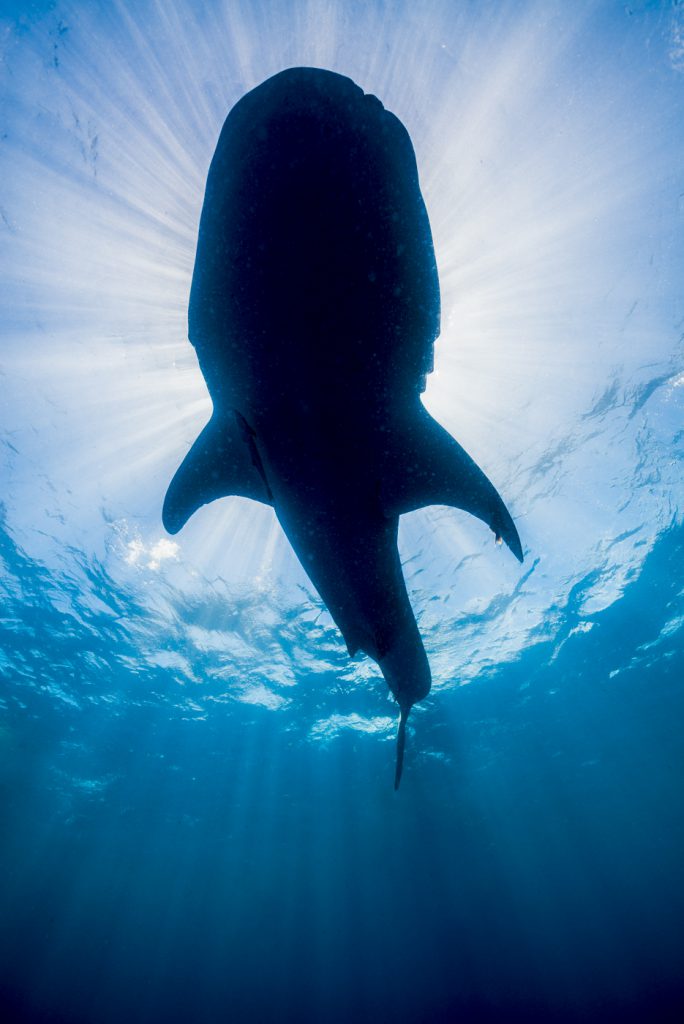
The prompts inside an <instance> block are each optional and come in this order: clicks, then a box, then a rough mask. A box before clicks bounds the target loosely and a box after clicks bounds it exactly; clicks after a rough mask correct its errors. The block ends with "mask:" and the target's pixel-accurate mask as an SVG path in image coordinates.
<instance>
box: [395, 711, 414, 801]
mask: <svg viewBox="0 0 684 1024" xmlns="http://www.w3.org/2000/svg"><path fill="white" fill-rule="evenodd" d="M410 710H411V708H410V706H407V705H403V706H402V709H401V716H400V718H399V728H398V729H397V766H396V768H395V770H394V789H395V791H396V790H397V789H399V783H400V782H401V773H402V769H403V767H404V749H405V747H406V721H407V719H408V716H409V711H410Z"/></svg>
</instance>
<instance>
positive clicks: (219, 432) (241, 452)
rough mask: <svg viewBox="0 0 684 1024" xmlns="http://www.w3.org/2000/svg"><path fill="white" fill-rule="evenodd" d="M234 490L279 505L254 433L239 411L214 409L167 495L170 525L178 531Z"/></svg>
mask: <svg viewBox="0 0 684 1024" xmlns="http://www.w3.org/2000/svg"><path fill="white" fill-rule="evenodd" d="M229 494H235V495H240V496H242V497H244V498H253V499H254V500H255V501H261V502H263V503H264V504H265V505H270V504H272V503H273V496H272V495H271V491H270V488H269V486H268V482H267V480H266V476H265V474H264V470H263V466H262V465H261V460H260V458H259V454H258V452H257V448H256V444H255V442H254V433H253V431H252V430H251V428H250V427H249V425H248V424H247V423H246V421H245V420H244V419H243V418H242V416H240V414H239V413H238V412H235V411H234V410H228V411H227V412H226V413H225V414H222V415H217V414H216V413H214V415H213V416H212V418H211V419H210V420H209V422H208V423H207V425H206V427H205V428H204V430H203V431H202V433H201V434H200V435H199V437H198V438H197V440H196V441H195V443H194V444H193V446H192V448H191V449H190V451H189V452H188V454H187V455H186V456H185V458H184V459H183V461H182V463H181V464H180V466H179V468H178V470H177V471H176V474H175V476H174V477H173V480H172V481H171V483H170V484H169V489H168V491H167V492H166V497H165V499H164V507H163V510H162V522H163V524H164V528H165V529H166V530H167V531H168V532H169V533H178V531H179V530H180V529H181V528H182V527H183V526H185V524H186V523H187V521H188V519H189V518H190V516H191V515H192V514H193V512H196V511H197V509H198V508H200V506H202V505H206V504H208V502H210V501H214V500H215V499H216V498H224V497H226V496H227V495H229Z"/></svg>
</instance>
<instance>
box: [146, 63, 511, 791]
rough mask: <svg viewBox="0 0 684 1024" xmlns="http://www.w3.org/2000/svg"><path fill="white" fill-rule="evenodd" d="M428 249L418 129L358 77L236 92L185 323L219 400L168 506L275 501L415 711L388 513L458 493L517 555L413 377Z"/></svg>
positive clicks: (417, 649) (297, 72) (394, 524)
mask: <svg viewBox="0 0 684 1024" xmlns="http://www.w3.org/2000/svg"><path fill="white" fill-rule="evenodd" d="M439 317H440V300H439V282H438V278H437V268H436V264H435V256H434V250H433V244H432V236H431V232H430V225H429V222H428V217H427V212H426V209H425V205H424V203H423V199H422V196H421V192H420V186H419V182H418V171H417V167H416V159H415V155H414V152H413V147H412V145H411V141H410V139H409V136H408V133H407V131H406V129H405V128H404V126H403V125H402V124H401V122H400V121H399V120H398V119H397V118H396V117H395V116H394V115H393V114H391V113H389V112H388V111H387V110H385V108H384V107H383V105H382V104H381V102H380V101H379V100H378V99H377V98H376V97H375V96H371V95H365V94H364V93H363V91H362V90H361V89H360V88H359V87H358V86H357V85H355V84H354V82H352V81H351V79H349V78H345V77H343V76H341V75H338V74H335V73H333V72H330V71H323V70H319V69H314V68H291V69H289V70H287V71H282V72H281V73H280V74H277V75H275V76H274V77H272V78H269V79H268V80H267V81H266V82H264V83H262V84H261V85H259V86H258V87H257V88H255V89H253V90H252V91H251V92H249V93H247V95H245V96H244V97H243V98H242V99H241V100H240V101H239V102H238V103H237V104H236V105H235V107H233V109H232V110H231V111H230V113H229V115H228V117H227V119H226V121H225V124H224V126H223V130H222V131H221V136H220V138H219V141H218V145H217V147H216V152H215V154H214V158H213V160H212V163H211V167H210V170H209V176H208V180H207V188H206V194H205V198H204V206H203V209H202V216H201V221H200V229H199V240H198V244H197V257H196V261H195V269H194V275H193V280H192V289H191V294H190V307H189V337H190V341H191V342H192V344H193V345H194V346H195V349H196V351H197V356H198V359H199V364H200V368H201V370H202V373H203V374H204V377H205V380H206V382H207V386H208V388H209V392H210V394H211V398H212V401H213V414H212V417H211V419H210V421H209V423H208V424H207V425H206V426H205V428H204V430H203V431H202V432H201V434H200V435H199V437H198V438H197V440H196V441H195V443H194V445H193V446H192V448H191V449H190V451H189V453H188V455H187V456H186V458H185V459H184V461H183V462H182V464H181V466H180V468H179V469H178V471H177V473H176V474H175V476H174V478H173V480H172V482H171V485H170V486H169V489H168V493H167V495H166V499H165V502H164V509H163V521H164V526H165V528H166V529H167V530H168V531H169V532H170V533H176V532H177V531H178V530H180V529H181V527H182V526H183V525H184V524H185V523H186V522H187V520H188V518H189V517H190V516H191V515H192V514H193V512H195V511H196V510H197V509H198V508H199V507H200V506H201V505H204V504H206V503H207V502H210V501H214V500H215V499H216V498H221V497H223V496H225V495H242V496H244V497H247V498H253V499H254V500H255V501H261V502H264V503H265V504H268V505H272V506H273V508H274V509H275V512H276V515H277V517H278V520H279V521H280V524H281V526H282V528H283V530H284V531H285V533H286V535H287V537H288V539H289V541H290V543H291V545H292V547H293V548H294V551H295V553H296V554H297V556H298V558H299V560H300V562H301V563H302V565H303V567H304V569H305V570H306V572H307V573H308V575H309V577H310V579H311V581H312V582H313V584H314V586H315V587H316V589H317V590H318V592H319V594H320V595H321V597H322V599H323V601H324V602H325V604H326V605H327V607H328V609H329V611H330V613H331V615H332V617H333V619H334V620H335V622H336V624H337V626H338V627H339V629H340V631H341V633H342V635H343V637H344V640H345V642H346V645H347V648H348V650H349V653H350V655H354V654H355V653H356V652H357V651H363V652H365V653H366V654H367V655H369V656H370V657H371V658H373V659H374V660H375V661H376V662H377V663H378V665H379V667H380V669H381V671H382V673H383V676H384V678H385V680H386V682H387V684H388V686H389V688H390V690H391V692H392V693H393V695H394V697H395V698H396V700H397V703H398V705H399V709H400V721H399V731H398V736H397V762H396V774H395V788H396V787H398V785H399V781H400V778H401V772H402V763H403V754H404V744H405V730H406V719H407V716H408V714H409V711H410V709H411V707H412V705H413V704H415V703H416V702H417V701H419V700H421V699H422V698H424V697H425V696H426V695H427V693H428V692H429V690H430V683H431V677H430V668H429V665H428V660H427V657H426V654H425V650H424V648H423V644H422V641H421V638H420V634H419V632H418V627H417V625H416V620H415V617H414V615H413V611H412V609H411V605H410V602H409V599H408V595H407V592H406V584H405V582H404V577H403V573H402V569H401V564H400V561H399V554H398V550H397V530H398V523H399V516H400V515H401V514H402V513H404V512H409V511H411V510H413V509H417V508H421V507H423V506H425V505H452V506H455V507H457V508H461V509H465V510H466V511H467V512H470V513H471V514H472V515H474V516H477V517H478V518H479V519H481V520H483V521H484V522H485V523H486V524H487V525H488V526H489V527H490V528H491V529H492V531H493V532H494V534H495V536H496V538H497V540H501V539H503V540H504V541H506V543H507V544H508V546H509V547H510V549H511V550H512V551H513V553H514V554H515V555H516V557H517V558H518V559H520V560H521V561H522V557H523V556H522V548H521V545H520V539H519V537H518V533H517V530H516V528H515V526H514V524H513V521H512V519H511V516H510V514H509V513H508V510H507V509H506V506H505V505H504V503H503V501H502V500H501V498H500V497H499V494H498V493H497V491H496V490H495V488H494V487H493V486H492V484H491V483H490V481H489V480H488V479H487V477H486V476H485V474H484V473H483V472H482V470H481V469H479V467H478V466H477V465H476V464H475V462H473V460H472V459H471V458H470V456H469V455H467V454H466V452H465V451H464V450H463V448H461V446H460V445H459V444H458V443H457V442H456V441H455V440H454V439H453V438H452V437H451V436H450V435H449V434H448V433H447V432H446V431H445V430H444V429H443V428H442V427H441V426H439V424H438V423H436V422H435V420H433V419H432V418H431V417H430V416H429V415H428V413H427V412H426V410H425V408H424V407H423V405H422V403H421V400H420V394H421V392H422V391H424V389H425V380H426V375H427V374H428V373H430V371H431V370H432V368H433V345H434V341H435V338H436V337H437V335H438V334H439Z"/></svg>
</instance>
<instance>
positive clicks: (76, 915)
mask: <svg viewBox="0 0 684 1024" xmlns="http://www.w3.org/2000/svg"><path fill="white" fill-rule="evenodd" d="M0 16H1V21H0V30H1V35H0V47H1V51H0V52H1V55H2V60H1V61H0V80H1V83H2V89H1V92H0V115H1V122H0V253H1V260H2V264H1V265H2V274H1V275H0V303H1V306H2V317H1V320H0V323H1V324H2V327H1V331H2V334H1V340H0V344H1V348H0V460H1V461H0V474H1V480H2V486H1V488H0V680H1V689H0V1011H1V1012H0V1020H2V1021H3V1022H4V1021H7V1022H12V1024H13V1022H17V1024H18V1022H22V1024H24V1022H34V1021H35V1022H51V1024H114V1022H117V1024H118V1022H121V1021H127V1022H132V1024H158V1022H159V1024H166V1022H170V1024H175V1022H177V1021H178V1022H192V1024H195V1022H196V1024H214V1022H216V1024H219V1022H224V1021H225V1022H228V1021H230V1022H237V1024H241V1022H248V1024H251V1022H257V1024H258V1022H265V1024H266V1022H271V1021H273V1022H275V1021H278V1022H290V1021H293V1022H303V1024H308V1022H321V1024H327V1022H331V1024H337V1022H342V1021H360V1022H366V1021H367V1022H384V1021H388V1022H389V1021H391V1022H393V1024H413V1022H421V1024H431V1022H442V1021H445V1022H451V1021H454V1022H456V1021H458V1022H463V1024H469V1022H475V1024H477V1022H481V1021H482V1022H494V1021H496V1022H509V1021H512V1022H515V1021H540V1022H545V1021H550V1022H554V1021H563V1022H566V1021H567V1022H571V1021H591V1022H593V1021H602V1022H603V1021H612V1020H616V1021H621V1022H629V1024H631V1022H634V1024H637V1022H639V1024H640V1022H644V1024H650V1022H656V1024H658V1022H672V1024H674V1022H679V1021H680V1020H683V1019H684V936H683V929H682V919H683V912H684V886H683V883H684V868H683V866H682V865H683V864H684V841H683V840H684V813H683V806H682V793H683V791H684V764H683V760H684V759H683V756H682V752H683V744H682V736H681V734H682V725H683V723H684V519H683V516H682V507H683V498H684V481H683V466H684V351H683V338H684V117H683V116H682V115H683V112H684V6H683V5H682V4H680V3H678V2H671V3H666V2H662V3H658V2H647V0H634V2H633V3H613V2H612V0H603V2H597V3H591V2H580V3H565V4H561V3H555V2H552V0H549V2H543V3H529V2H526V0H524V2H521V3H508V2H506V0H500V2H488V0H482V2H477V3H476V2H474V0H473V2H466V0H450V2H446V0H445V2H443V3H437V2H432V0H427V2H425V3H421V4H409V3H404V2H401V0H397V2H394V3H389V2H388V3H381V2H374V0H369V2H368V3H356V2H352V0H328V2H324V0H311V2H309V3H305V2H293V3H276V2H273V3H266V2H264V0H255V2H252V3H247V2H234V3H233V2H229V0H222V2H219V0H216V2H207V3H204V4H193V3H191V2H189V0H169V2H167V3H159V2H157V3H156V2H152V0H140V2H137V3H133V2H132V0H120V2H109V3H104V2H102V3H100V2H98V0H93V2H89V3H85V2H81V3H76V2H74V3H68V2H65V3H62V2H60V0H55V2H50V3H47V2H45V3H43V2H40V0H36V2H33V3H29V2H26V3H11V2H10V3H4V4H3V5H2V7H1V8H0ZM301 64H307V65H314V66H320V67H328V68H331V69H332V70H335V71H339V72H341V73H344V74H347V75H349V76H350V77H352V78H353V79H354V80H355V81H357V82H358V83H359V84H361V85H362V86H363V87H364V89H365V90H366V91H368V92H374V93H375V94H376V95H377V96H379V97H380V98H381V99H382V101H383V102H384V103H385V105H386V106H387V107H388V108H389V109H390V110H393V111H394V112H395V113H396V114H398V116H399V117H400V118H401V119H402V121H403V122H404V123H405V124H406V126H407V128H408V130H409V132H410V134H411V137H412V140H413V142H414V145H415V148H416V154H417V158H418V166H419V171H420V175H421V185H422V189H423V193H424V196H425V199H426V204H427V208H428V212H429V215H430V219H431V224H432V229H433V234H434V238H435V247H436V252H437V260H438V265H439V270H440V279H441V287H442V301H443V327H442V336H441V338H440V340H439V341H438V343H437V346H436V370H435V373H434V374H433V375H432V377H431V378H430V381H429V385H428V391H427V393H426V396H425V402H426V405H427V406H428V408H429V409H430V411H431V412H432V414H433V415H434V416H435V417H436V418H437V419H438V420H440V422H442V423H443V424H444V425H445V426H446V427H447V429H448V430H449V431H450V432H451V433H452V434H453V435H454V436H455V437H456V438H457V439H458V440H459V441H460V442H461V443H462V444H463V445H464V446H465V447H466V449H467V450H469V451H470V452H472V454H473V456H474V457H475V458H476V459H477V461H478V462H479V464H480V465H481V466H482V467H483V469H485V471H486V472H487V474H488V475H489V476H490V478H491V479H492V480H493V481H494V482H495V483H496V485H497V487H498V489H499V490H500V492H501V494H502V495H503V497H504V499H505V500H506V503H507V505H508V507H509V508H510V509H511V512H512V514H513V516H514V518H515V520H516V523H517V526H518V529H519V531H520V535H521V538H522V541H523V547H524V550H525V561H524V563H523V565H522V566H520V565H518V563H517V562H516V561H515V559H514V558H513V557H512V556H511V555H510V553H508V552H506V551H505V550H502V549H500V548H497V547H496V546H495V545H494V544H493V543H492V542H491V537H490V534H489V531H487V530H486V529H485V528H484V527H482V526H481V524H478V523H477V522H475V521H474V520H469V519H468V517H466V516H465V515H464V514H462V513H459V512H457V511H455V510H453V509H446V508H431V509H425V510H422V511H420V512H416V513H413V514H411V515H410V516H406V517H404V518H403V519H402V522H401V527H400V550H401V553H402V558H403V561H404V570H405V573H406V577H407V581H408V585H409V590H410V594H411V599H412V602H413V605H414V608H415V610H416V614H417V618H418V621H419V625H420V628H421V632H422V634H423V636H424V638H425V645H426V649H427V652H428V656H429V658H430V662H431V665H432V668H433V675H434V684H433V690H432V693H431V695H430V697H429V698H428V699H427V700H426V701H424V702H423V703H422V704H421V705H419V706H417V707H416V708H415V709H414V712H413V714H412V718H411V721H410V727H409V737H408V744H407V756H406V764H405V771H404V778H403V781H402V785H401V788H400V790H399V792H398V793H395V792H394V790H393V787H392V781H393V771H394V737H395V732H396V724H397V714H396V707H395V705H394V704H393V702H392V701H391V700H390V698H389V696H388V695H387V692H386V687H385V685H384V683H383V681H382V679H381V677H380V673H379V671H378V670H377V668H376V666H375V665H374V664H373V663H372V662H370V661H369V660H368V659H356V660H350V659H349V658H348V657H347V654H346V650H345V648H344V645H343V643H342V640H341V638H340V636H339V634H338V632H337V630H336V629H335V627H334V624H333V623H332V620H331V619H330V616H329V615H328V613H327V612H326V610H325V608H324V606H323V605H322V603H321V601H320V599H319V598H318V596H317V595H316V593H315V592H314V590H313V588H312V587H311V584H310V583H309V582H308V580H307V578H306V577H305V575H304V573H303V571H302V570H301V567H300V566H299V564H298V562H297V561H296V559H295V557H294V555H293V554H292V552H291V551H290V549H289V547H288V545H287V543H286V541H285V539H284V537H283V536H282V534H281V532H280V530H279V527H278V526H277V523H276V521H275V518H274V516H273V513H272V512H271V510H270V509H266V508H264V507H262V506H258V505H256V504H252V503H250V502H248V501H247V500H244V499H225V500H223V501H220V502H217V503H215V504H214V505H212V506H209V507H207V508H205V509H203V510H201V511H200V512H199V513H198V514H197V515H196V516H195V517H194V518H193V520H192V521H191V522H190V524H189V525H188V526H187V527H186V528H185V529H184V530H183V532H182V533H181V534H179V535H178V536H177V537H175V538H173V539H171V538H170V537H167V536H166V535H165V534H164V531H163V529H162V526H161V521H160V510H161V503H162V500H163V495H164V493H165V490H166V487H167V485H168V482H169V480H170V478H171V475H172V474H173V472H174V470H175V468H176V466H177V465H178V462H179V461H180V458H181V457H182V455H183V454H184V452H185V451H186V450H187V447H188V445H189V444H190V443H191V442H192V440H193V439H194V437H195V436H196V435H197V432H198V429H199V428H200V427H201V426H202V424H203V423H204V422H205V421H206V419H207V417H208V413H209V408H210V406H209V400H208V396H207V392H206V388H205V386H204V382H203V380H202V377H201V374H200V373H199V369H198V367H197V364H196V360H195V357H194V352H193V350H192V347H191V346H190V345H189V343H188V341H187V335H186V321H185V317H186V311H187V300H188V292H189V283H190V277H191V274H192V265H193V259H194V246H195V242H196V236H197V224H198V218H199V211H200V207H201V202H202V196H203V189H204V182H205V179H206V172H207V168H208V165H209V161H210V159H211V155H212V152H213V149H214V146H215V143H216V138H217V136H218V131H219V129H220V126H221V124H222V122H223V119H224V118H225V115H226V113H227V111H228V110H229V109H230V107H231V106H232V105H233V104H234V103H235V102H236V101H237V99H238V98H239V97H240V96H241V95H242V94H244V92H246V91H247V90H248V89H250V88H252V87H254V86H255V85H257V84H258V83H259V82H260V81H262V80H263V79H265V78H266V77H268V76H269V75H271V74H274V73H275V72H277V71H278V70H281V69H282V68H284V67H288V66H294V65H301Z"/></svg>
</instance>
